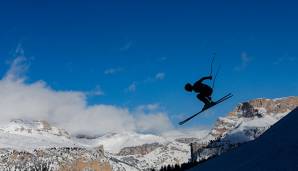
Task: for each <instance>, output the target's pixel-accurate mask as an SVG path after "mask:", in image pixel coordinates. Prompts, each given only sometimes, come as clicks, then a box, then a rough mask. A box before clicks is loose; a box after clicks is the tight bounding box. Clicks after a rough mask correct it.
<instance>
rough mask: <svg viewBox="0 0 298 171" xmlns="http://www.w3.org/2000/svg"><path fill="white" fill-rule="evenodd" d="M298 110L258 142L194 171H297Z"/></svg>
mask: <svg viewBox="0 0 298 171" xmlns="http://www.w3.org/2000/svg"><path fill="white" fill-rule="evenodd" d="M297 130H298V108H296V109H295V110H293V111H292V112H291V113H290V114H288V115H287V116H286V117H284V118H283V119H281V120H280V121H279V122H278V123H277V124H275V125H274V126H272V127H271V128H270V129H269V130H268V131H267V132H265V133H264V134H263V135H262V136H261V137H260V138H258V139H257V140H255V141H252V142H249V143H247V144H244V145H242V146H240V147H239V148H236V149H234V150H232V151H230V152H227V153H225V154H223V155H221V156H219V157H216V158H215V159H211V160H210V161H207V162H205V163H203V164H201V165H199V166H197V167H195V168H193V169H191V171H195V170H208V171H209V170H229V171H234V170H235V171H238V170H241V171H250V170H298V163H297V161H298V150H297V149H298V136H297Z"/></svg>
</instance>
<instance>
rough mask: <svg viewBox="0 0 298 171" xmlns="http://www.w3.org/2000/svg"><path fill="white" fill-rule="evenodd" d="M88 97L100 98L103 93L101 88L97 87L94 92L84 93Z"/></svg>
mask: <svg viewBox="0 0 298 171" xmlns="http://www.w3.org/2000/svg"><path fill="white" fill-rule="evenodd" d="M86 94H87V95H88V96H102V95H104V94H105V93H104V92H103V91H102V89H101V87H100V86H99V85H98V86H96V87H95V89H94V90H92V91H90V92H87V93H86Z"/></svg>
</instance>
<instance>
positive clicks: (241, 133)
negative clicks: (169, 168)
mask: <svg viewBox="0 0 298 171" xmlns="http://www.w3.org/2000/svg"><path fill="white" fill-rule="evenodd" d="M297 106H298V97H287V98H279V99H273V100H271V99H255V100H251V101H248V102H244V103H241V104H239V105H238V106H237V107H236V108H235V110H233V111H232V112H230V113H229V114H228V115H227V116H226V117H221V118H219V119H218V120H217V122H216V124H215V126H214V128H213V129H212V130H211V132H210V134H209V135H208V136H206V137H205V138H204V139H203V140H201V141H197V142H195V143H194V145H193V148H194V151H195V154H194V156H195V157H197V158H198V160H201V159H206V158H209V157H212V156H214V155H220V154H222V153H224V152H226V151H229V150H230V149H232V148H234V147H237V146H239V145H240V144H242V143H245V142H248V141H252V140H255V139H256V138H258V137H259V136H260V135H262V134H263V133H264V132H265V131H266V130H268V129H269V128H270V127H271V126H272V125H274V124H275V123H276V122H278V121H279V120H280V119H281V118H283V117H284V116H286V115H287V114H288V113H289V112H290V111H292V110H293V109H295V108H296V107H297Z"/></svg>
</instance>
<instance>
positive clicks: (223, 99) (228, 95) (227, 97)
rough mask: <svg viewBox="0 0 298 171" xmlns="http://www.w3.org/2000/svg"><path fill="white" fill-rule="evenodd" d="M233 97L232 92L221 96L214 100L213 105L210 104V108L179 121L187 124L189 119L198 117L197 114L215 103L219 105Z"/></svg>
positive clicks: (181, 123) (180, 123)
mask: <svg viewBox="0 0 298 171" xmlns="http://www.w3.org/2000/svg"><path fill="white" fill-rule="evenodd" d="M231 97H233V94H231V93H229V94H227V95H225V96H224V97H222V98H220V99H219V100H217V101H216V102H214V104H213V105H211V106H209V107H208V108H206V109H202V110H201V111H200V112H198V113H196V114H194V115H192V116H191V117H189V118H187V119H185V120H184V121H182V122H179V125H183V124H185V123H186V122H188V121H189V120H191V119H192V118H194V117H196V116H197V115H199V114H201V113H203V112H204V111H206V110H208V109H210V108H212V107H213V106H215V105H218V104H219V103H222V102H224V101H226V100H228V99H229V98H231Z"/></svg>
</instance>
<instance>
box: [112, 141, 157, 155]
mask: <svg viewBox="0 0 298 171" xmlns="http://www.w3.org/2000/svg"><path fill="white" fill-rule="evenodd" d="M159 147H162V145H161V144H159V143H152V144H144V145H141V146H136V147H125V148H123V149H121V150H120V152H119V153H118V154H117V155H119V156H128V155H146V154H149V153H150V152H152V151H154V150H155V149H157V148H159Z"/></svg>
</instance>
